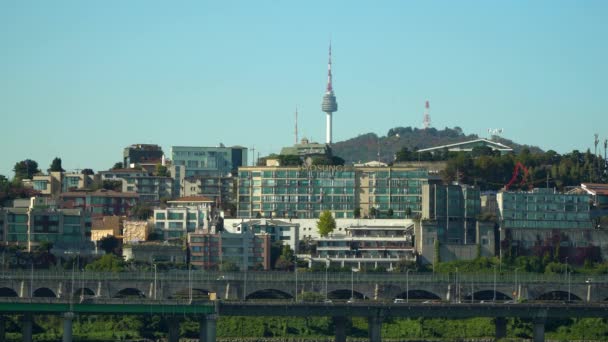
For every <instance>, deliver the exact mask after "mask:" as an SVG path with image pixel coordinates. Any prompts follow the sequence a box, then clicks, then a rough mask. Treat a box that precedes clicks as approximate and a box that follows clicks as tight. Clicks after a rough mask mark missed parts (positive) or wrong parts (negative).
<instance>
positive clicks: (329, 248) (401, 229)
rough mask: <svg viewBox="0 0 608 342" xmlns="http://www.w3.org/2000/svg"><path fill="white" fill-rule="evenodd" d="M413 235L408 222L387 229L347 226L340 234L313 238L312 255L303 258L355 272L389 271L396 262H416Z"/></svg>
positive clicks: (380, 226) (412, 227) (386, 227)
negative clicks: (333, 264)
mask: <svg viewBox="0 0 608 342" xmlns="http://www.w3.org/2000/svg"><path fill="white" fill-rule="evenodd" d="M406 221H407V220H406ZM413 233H414V223H413V222H412V221H407V222H406V224H405V225H390V226H389V225H373V226H368V225H351V226H350V227H347V228H346V230H345V231H344V233H332V234H329V236H327V237H317V238H314V239H313V241H315V242H316V243H317V247H316V253H314V254H312V255H310V256H306V258H308V259H309V261H310V262H316V263H326V262H329V263H338V264H339V265H340V266H341V267H349V268H354V269H359V270H360V269H375V268H385V269H387V270H392V269H393V268H394V267H396V266H397V264H398V263H399V262H402V261H404V260H406V261H415V260H416V252H415V248H414V236H413ZM300 257H302V255H300Z"/></svg>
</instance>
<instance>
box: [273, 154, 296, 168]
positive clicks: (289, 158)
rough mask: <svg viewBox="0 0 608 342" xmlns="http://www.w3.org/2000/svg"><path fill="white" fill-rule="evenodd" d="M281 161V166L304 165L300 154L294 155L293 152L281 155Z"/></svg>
mask: <svg viewBox="0 0 608 342" xmlns="http://www.w3.org/2000/svg"><path fill="white" fill-rule="evenodd" d="M278 158H279V163H281V166H300V165H302V159H301V158H300V156H297V155H292V154H288V155H283V154H281V155H279V156H278Z"/></svg>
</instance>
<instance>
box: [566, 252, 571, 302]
mask: <svg viewBox="0 0 608 342" xmlns="http://www.w3.org/2000/svg"><path fill="white" fill-rule="evenodd" d="M566 281H567V282H568V302H570V270H569V269H568V257H566Z"/></svg>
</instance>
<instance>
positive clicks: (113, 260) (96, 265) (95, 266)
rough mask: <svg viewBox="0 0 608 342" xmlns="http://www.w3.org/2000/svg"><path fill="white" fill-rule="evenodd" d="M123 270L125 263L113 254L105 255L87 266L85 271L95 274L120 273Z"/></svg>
mask: <svg viewBox="0 0 608 342" xmlns="http://www.w3.org/2000/svg"><path fill="white" fill-rule="evenodd" d="M124 268H125V261H124V260H123V259H122V258H121V257H119V256H116V255H114V254H106V255H104V256H102V257H101V258H99V259H97V260H95V261H93V262H92V263H90V264H88V265H87V267H86V270H87V271H97V272H122V271H123V270H124Z"/></svg>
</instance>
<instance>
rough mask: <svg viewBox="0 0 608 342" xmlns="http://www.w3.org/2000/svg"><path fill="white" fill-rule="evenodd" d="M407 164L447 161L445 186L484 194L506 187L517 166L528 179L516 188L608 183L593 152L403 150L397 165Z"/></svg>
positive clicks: (487, 149)
mask: <svg viewBox="0 0 608 342" xmlns="http://www.w3.org/2000/svg"><path fill="white" fill-rule="evenodd" d="M407 161H445V162H446V163H447V166H446V169H445V171H444V173H443V175H442V176H443V178H444V180H445V181H446V182H453V181H459V182H462V183H465V184H473V185H478V186H479V187H480V188H481V189H482V190H498V189H500V188H502V187H503V186H505V185H506V184H507V183H508V182H509V180H510V179H511V177H512V176H513V173H514V170H515V167H516V164H517V163H521V164H522V165H523V166H524V167H525V168H526V169H527V171H528V177H527V179H525V180H524V179H522V177H520V178H518V181H517V182H516V183H517V184H516V185H515V187H516V188H517V187H519V188H526V189H527V188H532V187H546V186H548V187H556V188H558V189H560V190H562V189H563V188H564V187H567V186H576V185H580V183H584V182H595V183H605V182H608V175H607V173H606V164H605V160H604V159H603V158H602V157H601V156H597V155H594V154H593V153H591V152H590V150H587V151H586V152H584V153H582V152H580V151H578V150H574V151H572V152H570V153H566V154H563V155H560V154H559V153H557V152H555V151H553V150H549V151H547V152H543V153H531V152H530V150H529V149H527V148H524V149H523V150H522V151H521V152H520V153H518V154H515V153H508V154H504V155H501V154H500V152H498V151H492V149H491V148H489V147H476V148H474V149H473V151H472V152H471V153H465V152H448V151H447V150H445V151H438V152H436V153H434V154H431V153H429V152H423V153H418V152H416V151H410V150H409V149H408V148H406V147H404V148H402V149H401V150H399V152H397V154H396V159H395V162H396V163H399V162H407ZM522 176H523V175H522ZM522 181H523V182H522Z"/></svg>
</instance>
